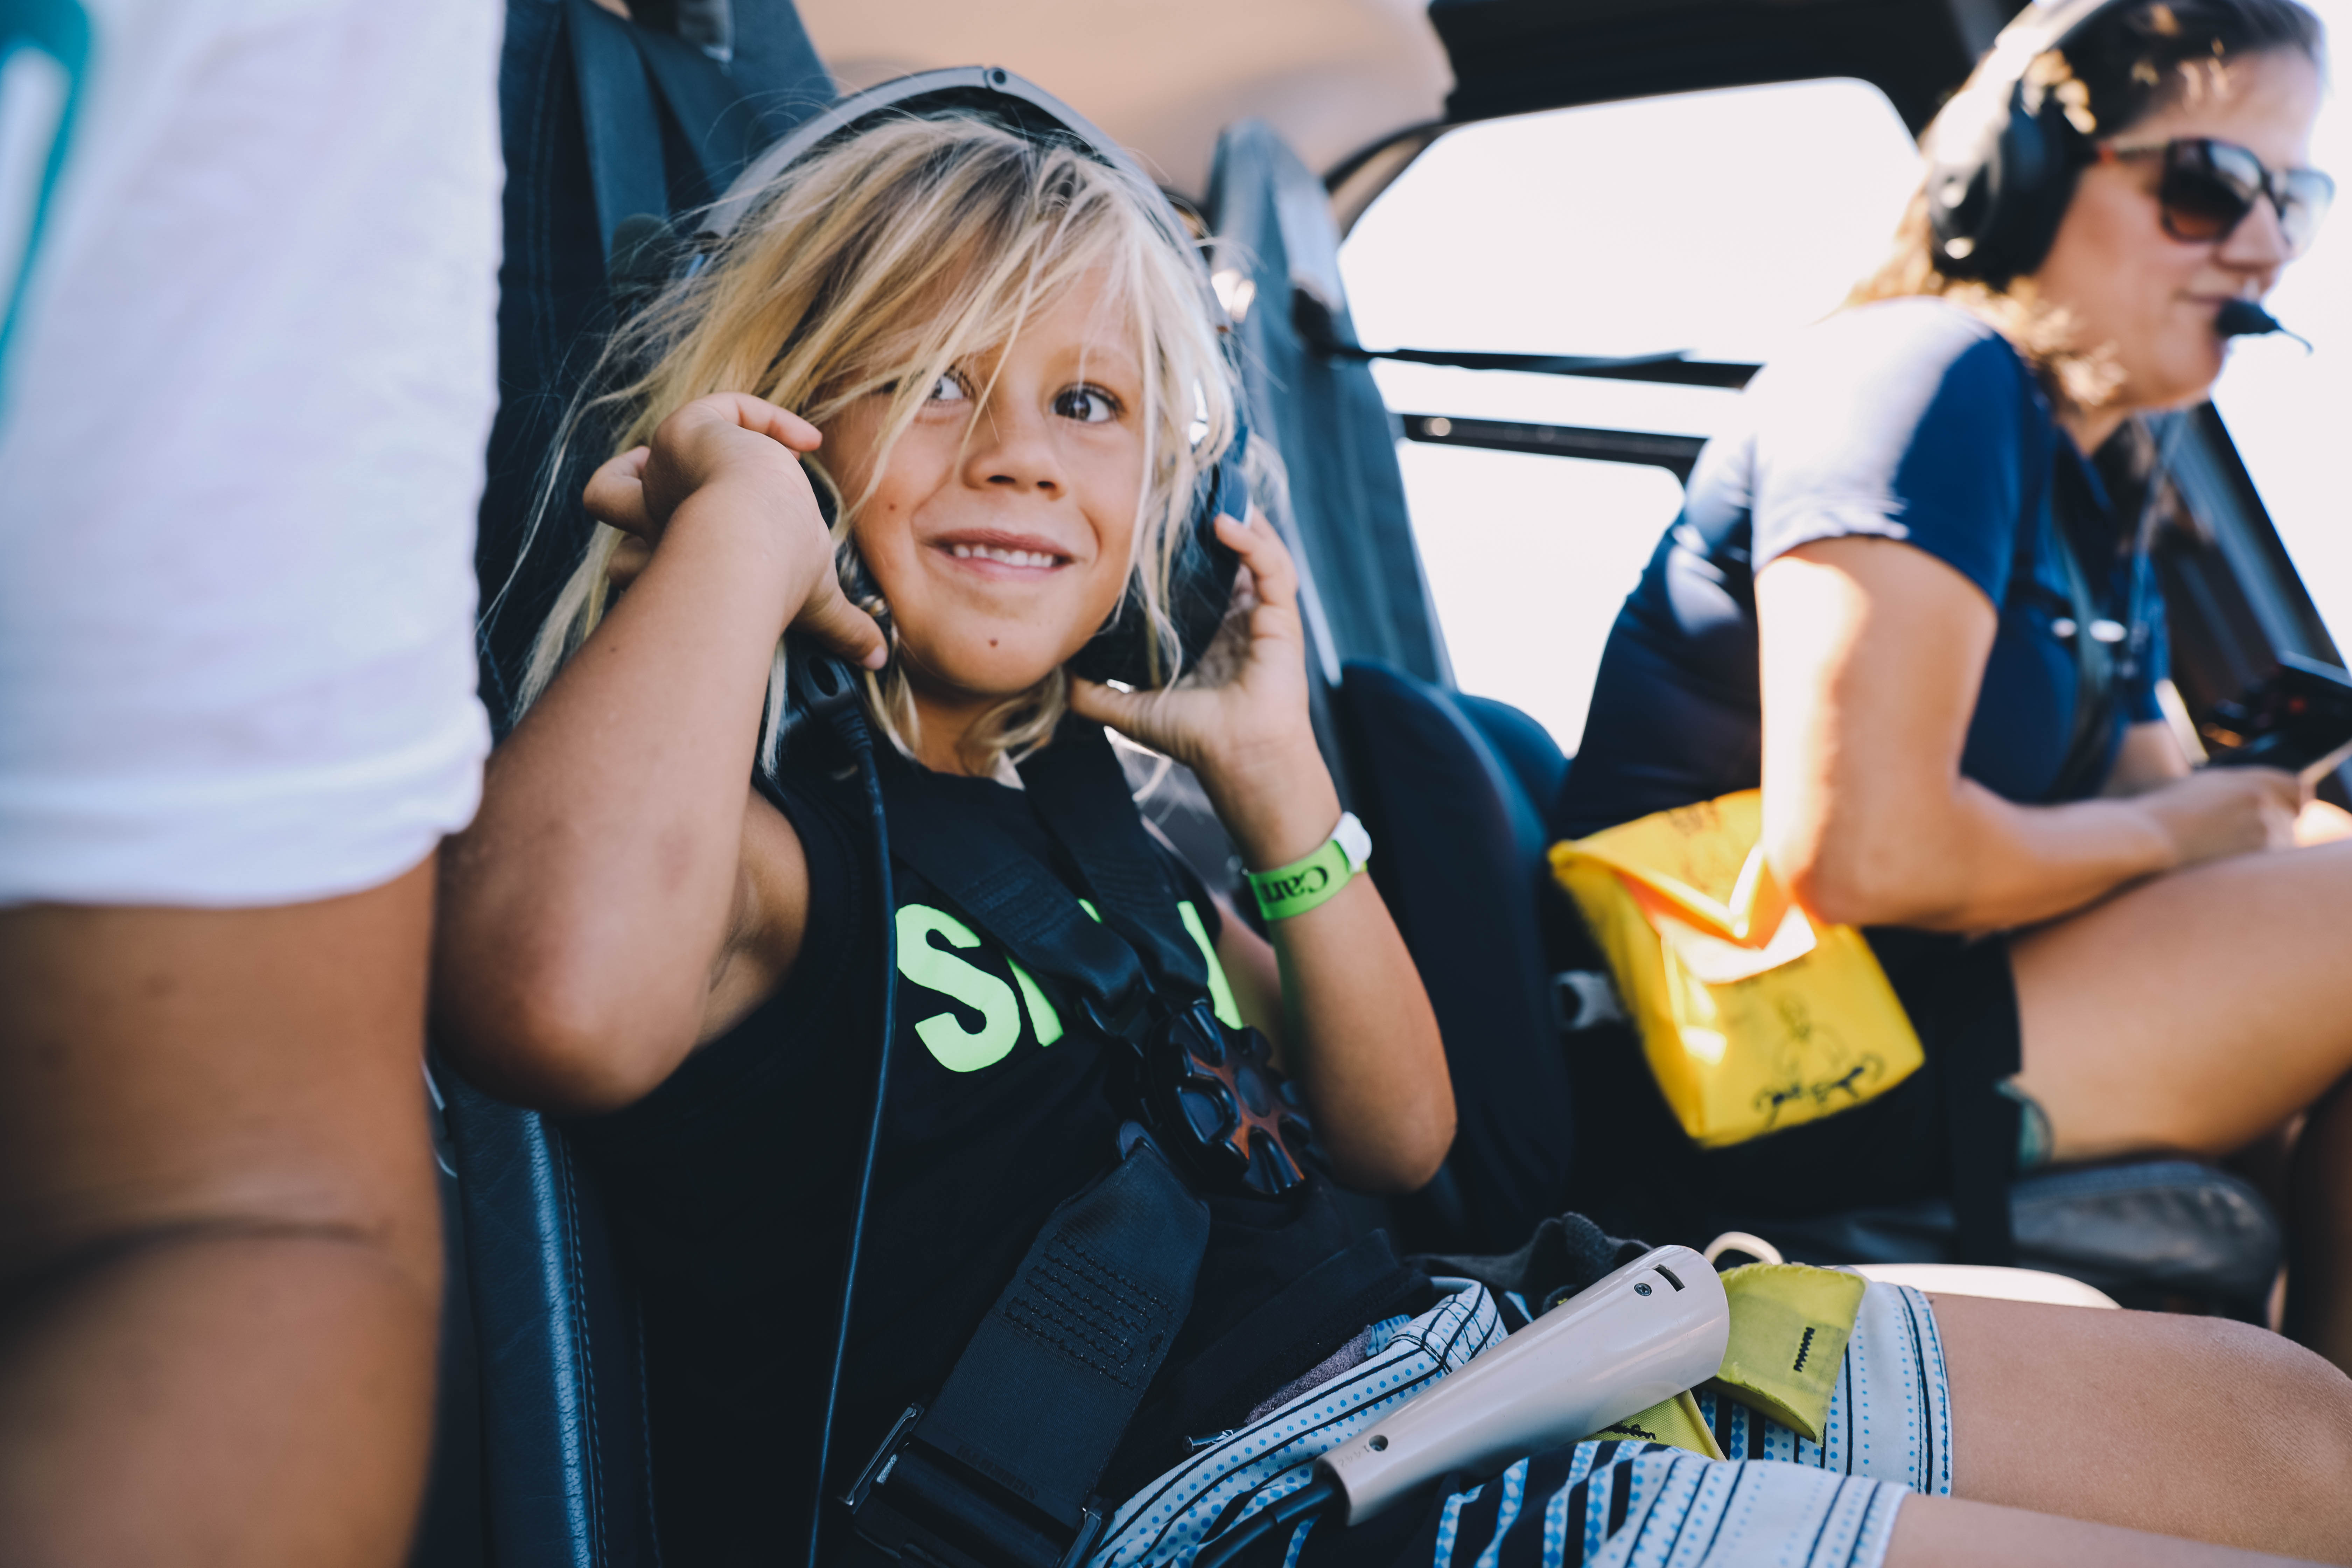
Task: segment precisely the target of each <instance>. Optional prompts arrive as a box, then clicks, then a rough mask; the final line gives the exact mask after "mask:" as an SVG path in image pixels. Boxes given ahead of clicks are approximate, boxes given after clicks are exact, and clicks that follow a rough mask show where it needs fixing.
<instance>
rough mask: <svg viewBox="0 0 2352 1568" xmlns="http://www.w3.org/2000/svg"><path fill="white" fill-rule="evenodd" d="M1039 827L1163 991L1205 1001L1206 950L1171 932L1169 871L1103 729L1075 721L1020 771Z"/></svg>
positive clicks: (1074, 718)
mask: <svg viewBox="0 0 2352 1568" xmlns="http://www.w3.org/2000/svg"><path fill="white" fill-rule="evenodd" d="M1021 782H1022V784H1024V786H1025V787H1026V788H1027V789H1028V791H1029V796H1030V799H1031V800H1032V801H1034V803H1035V805H1036V809H1037V816H1038V818H1039V820H1041V821H1042V822H1044V823H1045V829H1046V831H1047V832H1049V833H1051V834H1052V835H1053V836H1054V838H1055V842H1057V843H1058V844H1060V845H1061V847H1062V848H1063V851H1064V852H1065V853H1066V854H1067V855H1068V856H1069V857H1070V858H1071V859H1072V860H1073V861H1075V862H1076V865H1077V868H1078V875H1079V876H1080V878H1081V879H1084V880H1085V882H1086V884H1087V889H1088V890H1089V891H1091V892H1092V893H1093V894H1094V896H1095V901H1096V903H1097V905H1098V906H1099V907H1100V908H1101V910H1102V912H1103V919H1104V920H1105V921H1107V922H1108V924H1109V925H1110V927H1111V929H1112V930H1114V931H1117V932H1118V934H1119V936H1120V937H1121V938H1123V939H1124V940H1125V941H1126V942H1127V943H1128V944H1129V946H1130V947H1132V948H1134V949H1135V951H1136V952H1137V953H1138V954H1139V955H1140V956H1141V958H1142V960H1143V963H1144V966H1145V967H1146V968H1147V969H1148V970H1150V972H1151V975H1152V979H1153V981H1154V982H1155V983H1156V984H1159V985H1160V986H1161V987H1162V988H1163V989H1173V990H1175V991H1176V992H1177V993H1178V994H1182V995H1187V996H1199V995H1202V994H1205V992H1206V991H1207V989H1208V979H1209V971H1208V965H1207V963H1205V962H1204V961H1203V960H1202V956H1201V952H1200V950H1199V949H1198V948H1196V947H1194V946H1193V945H1192V942H1191V941H1190V940H1189V939H1188V938H1187V937H1186V936H1185V935H1184V934H1183V933H1181V932H1180V931H1171V929H1170V922H1169V918H1168V916H1169V911H1170V910H1172V909H1173V908H1174V907H1175V905H1176V891H1177V890H1176V889H1175V888H1174V887H1172V886H1171V885H1170V882H1169V879H1168V872H1167V868H1166V866H1165V864H1164V863H1163V862H1162V861H1161V860H1160V856H1159V855H1158V854H1157V853H1156V852H1155V851H1154V850H1153V848H1152V845H1151V839H1150V836H1149V835H1148V834H1146V833H1145V832H1144V829H1143V818H1142V817H1141V816H1139V815H1137V813H1136V810H1135V805H1134V799H1133V796H1132V795H1130V793H1129V785H1128V782H1127V773H1126V771H1125V770H1124V769H1122V768H1121V767H1120V766H1119V765H1118V756H1117V755H1115V754H1114V753H1113V752H1112V751H1111V748H1110V741H1109V738H1108V735H1107V734H1106V732H1105V731H1104V730H1103V727H1102V726H1101V725H1099V724H1092V723H1088V722H1087V721H1085V720H1082V719H1079V718H1078V717H1077V716H1076V715H1075V714H1073V715H1071V716H1070V717H1069V718H1067V719H1065V720H1064V721H1062V725H1061V728H1060V729H1059V730H1058V731H1055V735H1054V743H1053V744H1052V745H1050V746H1048V747H1046V748H1045V750H1044V751H1042V752H1036V753H1035V754H1034V755H1032V756H1031V757H1030V758H1029V759H1028V760H1027V761H1026V762H1024V763H1022V764H1021Z"/></svg>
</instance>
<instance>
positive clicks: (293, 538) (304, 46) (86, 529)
mask: <svg viewBox="0 0 2352 1568" xmlns="http://www.w3.org/2000/svg"><path fill="white" fill-rule="evenodd" d="M74 5H75V0H65V4H64V8H65V9H66V10H67V11H71V10H72V9H73V8H74ZM79 5H81V6H82V7H83V8H84V9H85V11H86V13H87V16H88V18H89V23H90V35H91V47H90V50H89V58H88V63H87V67H86V68H85V69H84V70H83V71H82V72H81V73H80V75H79V82H80V102H79V110H78V111H77V112H76V113H75V114H74V115H72V116H71V117H70V119H69V121H67V123H66V129H65V131H64V132H63V136H64V161H63V163H62V174H61V175H60V176H59V177H58V180H57V183H56V184H55V188H54V194H53V195H52V197H51V199H50V200H49V202H48V203H47V215H46V217H45V219H44V220H43V221H42V222H41V224H40V225H39V226H38V232H37V233H35V232H34V226H33V225H32V224H31V223H30V222H29V221H28V220H29V216H30V214H31V212H32V210H33V208H34V206H35V205H36V204H35V202H34V199H33V198H34V194H35V193H36V192H37V190H38V189H39V188H40V184H41V179H40V174H41V170H42V168H43V167H44V166H45V164H46V162H47V158H48V154H49V151H50V148H51V147H52V145H53V144H55V143H56V142H58V123H59V115H58V105H59V104H60V102H61V101H63V100H64V98H65V96H66V93H65V89H66V88H67V87H68V85H69V83H70V82H71V80H72V79H73V73H71V72H69V71H68V70H67V69H66V68H64V67H62V66H60V64H59V63H58V61H57V60H56V59H55V58H52V57H51V56H50V55H48V54H47V53H44V52H43V51H41V50H40V49H38V48H34V47H17V48H16V49H15V50H14V52H10V45H11V40H10V39H9V38H8V37H6V36H5V26H6V24H5V22H0V310H5V309H6V306H7V302H8V300H9V297H10V293H11V285H12V284H13V282H14V281H15V279H16V274H17V272H18V271H19V269H20V268H23V269H25V270H24V276H25V279H26V288H25V289H24V291H23V294H22V296H21V298H20V299H19V300H18V301H17V305H16V310H15V311H14V314H13V317H12V318H11V321H12V324H11V326H10V328H9V336H8V338H7V339H6V340H5V342H6V347H5V358H0V904H5V903H16V902H26V901H32V900H58V901H65V902H75V903H148V904H173V905H209V906H239V905H262V904H278V903H291V902H298V901H301V900H310V899H318V898H325V897H330V896H332V895H335V894H339V893H344V892H351V891H355V890H357V889H362V888H368V887H373V886H375V885H377V884H380V883H382V882H384V881H387V880H389V879H392V878H393V877H394V876H397V875H398V874H400V873H401V872H403V871H404V870H406V869H407V868H410V867H412V866H414V865H415V864H416V863H417V862H418V861H420V860H422V859H423V858H425V856H426V855H427V854H429V853H430V852H431V851H432V849H433V847H434V846H435V844H436V842H437V841H438V840H439V839H440V837H442V836H443V835H444V834H446V833H448V832H451V831H453V830H455V829H457V828H458V827H461V826H464V825H465V824H466V822H467V820H468V819H469V818H470V817H471V816H472V815H473V810H474V806H475V804H476V801H477V799H478V795H479V792H480V780H481V762H482V758H483V755H484V754H485V752H487V751H488V743H489V731H488V722H487V720H486V719H485V716H484V714H483V712H482V709H481V705H480V704H479V703H478V701H477V700H476V699H475V695H474V657H473V616H474V604H475V585H474V574H473V538H474V509H475V506H476V504H477V501H478V496H479V492H480V487H481V478H482V461H483V449H484V443H485V440H486V438H487V435H488V424H489V417H490V414H491V410H492V407H493V404H494V400H495V395H496V394H495V373H494V368H493V363H494V355H495V336H496V330H495V311H496V301H497V266H498V257H499V147H498V139H497V127H498V105H497V97H496V74H497V55H498V43H499V16H500V12H501V10H502V7H501V6H499V5H497V4H495V3H494V0H79ZM35 9H37V10H38V9H41V7H35ZM49 9H51V10H52V11H53V12H54V11H55V10H56V9H57V6H56V5H55V3H54V0H52V4H51V5H50V7H49ZM15 42H16V43H17V44H19V45H20V46H21V45H22V44H23V40H22V39H21V38H20V39H17V40H15ZM28 254H29V260H27V259H26V257H27V256H28Z"/></svg>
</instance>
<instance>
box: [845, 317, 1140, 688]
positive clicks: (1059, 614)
mask: <svg viewBox="0 0 2352 1568" xmlns="http://www.w3.org/2000/svg"><path fill="white" fill-rule="evenodd" d="M889 401H890V400H889V398H888V397H887V395H875V396H871V397H866V398H863V399H861V400H859V401H858V402H856V403H855V404H853V405H850V407H849V408H848V409H846V410H845V411H844V412H843V413H842V414H841V415H840V416H838V417H836V418H835V419H834V420H832V421H831V422H830V423H829V424H828V425H826V426H824V455H825V458H826V461H827V464H828V466H829V467H830V468H831V469H832V471H833V474H834V476H835V479H836V480H837V481H838V483H839V485H840V487H841V490H842V493H843V494H844V495H845V496H846V497H849V498H852V499H853V500H854V499H856V498H857V497H859V496H861V495H866V486H867V483H868V482H869V480H874V479H876V476H875V474H874V470H873V462H874V453H875V446H876V441H877V437H878V436H879V435H880V432H881V427H882V422H883V420H884V419H885V417H886V416H887V410H888V405H889ZM1143 418H1144V377H1143V367H1142V366H1141V365H1140V364H1139V363H1137V359H1136V349H1135V332H1134V330H1133V327H1132V323H1131V321H1130V320H1129V317H1128V315H1127V313H1126V311H1125V310H1120V309H1118V308H1116V307H1115V306H1113V305H1112V303H1111V302H1110V300H1108V289H1107V288H1106V286H1105V284H1104V283H1103V281H1102V280H1101V279H1099V278H1094V279H1088V280H1087V281H1086V282H1084V283H1082V284H1081V285H1079V286H1078V287H1076V288H1075V289H1071V290H1070V291H1069V292H1068V293H1067V294H1066V295H1065V296H1064V297H1063V298H1061V299H1060V300H1055V301H1053V302H1051V303H1049V304H1047V305H1045V307H1044V308H1042V309H1040V310H1038V311H1037V312H1036V313H1035V314H1034V315H1032V316H1031V317H1030V318H1029V320H1028V321H1026V322H1025V323H1024V325H1023V327H1022V329H1021V331H1020V333H1019V335H1018V336H1017V338H1016V339H1015V340H1014V342H1013V344H1012V345H1011V346H1010V347H1009V348H1008V349H1005V350H1004V351H1003V352H1001V353H996V354H993V355H991V356H989V357H987V358H985V359H983V360H981V361H978V362H975V363H970V364H967V365H962V366H959V367H958V368H957V370H956V371H955V372H953V373H951V374H949V375H946V376H942V377H941V378H940V380H939V381H938V382H937V383H935V384H933V386H932V387H931V389H930V395H929V398H928V399H927V400H926V401H925V403H924V404H923V405H922V407H921V409H920V411H919V413H918V414H917V415H916V416H915V419H914V421H913V423H912V424H911V425H909V426H908V428H907V429H906V431H905V432H904V433H903V434H902V435H901V436H900V437H899V438H898V441H897V443H896V444H895V445H894V446H893V447H892V448H891V451H890V456H889V461H888V462H887V465H885V466H884V468H883V469H882V471H881V473H880V475H879V476H878V480H877V482H875V483H874V488H873V490H872V493H871V494H870V495H866V500H865V503H864V506H863V509H862V510H860V512H859V513H858V517H857V521H856V537H857V547H858V552H859V553H860V554H861V555H862V556H863V557H864V558H865V562H866V569H867V570H868V571H869V572H871V573H872V574H873V576H874V580H875V583H876V584H877V586H878V587H879V588H880V589H881V592H882V595H883V597H884V598H885V599H887V601H888V602H889V605H890V616H891V620H892V622H893V624H894V626H895V627H896V629H897V634H898V655H899V658H900V659H901V660H902V661H903V662H904V667H905V668H906V671H907V675H908V679H909V681H910V682H912V683H913V685H914V687H915V689H916V692H917V695H918V696H919V698H926V697H927V698H929V699H932V700H942V701H946V702H948V703H950V704H957V705H961V704H963V703H969V702H971V701H975V700H990V701H994V700H1002V699H1004V698H1008V697H1013V696H1016V695H1018V694H1020V693H1021V692H1024V691H1026V690H1028V689H1030V688H1032V687H1034V686H1035V685H1036V684H1037V682H1039V681H1040V680H1042V679H1045V677H1046V676H1047V675H1049V674H1051V673H1052V672H1053V671H1054V670H1055V668H1058V667H1059V666H1060V665H1062V664H1063V663H1064V662H1066V660H1068V659H1069V658H1070V657H1071V656H1072V655H1074V654H1075V653H1076V652H1077V651H1078V649H1079V648H1081V647H1084V646H1085V645H1086V643H1087V639H1088V638H1089V637H1093V636H1094V634H1095V633H1096V631H1097V630H1098V629H1099V628H1100V627H1101V626H1102V624H1103V622H1104V621H1105V620H1107V619H1108V617H1109V616H1110V614H1111V612H1112V611H1113V610H1114V609H1116V608H1117V607H1118V602H1119V599H1120V596H1121V595H1123V594H1124V593H1125V592H1126V590H1127V582H1128V571H1129V565H1130V563H1131V562H1132V559H1133V554H1134V547H1135V531H1136V514H1137V510H1138V501H1139V498H1140V496H1141V495H1142V492H1143V486H1144V467H1145V446H1146V441H1145V437H1144V425H1143Z"/></svg>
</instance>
